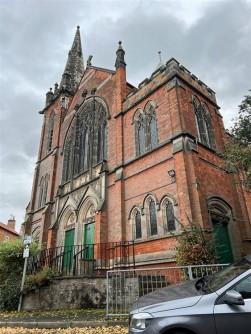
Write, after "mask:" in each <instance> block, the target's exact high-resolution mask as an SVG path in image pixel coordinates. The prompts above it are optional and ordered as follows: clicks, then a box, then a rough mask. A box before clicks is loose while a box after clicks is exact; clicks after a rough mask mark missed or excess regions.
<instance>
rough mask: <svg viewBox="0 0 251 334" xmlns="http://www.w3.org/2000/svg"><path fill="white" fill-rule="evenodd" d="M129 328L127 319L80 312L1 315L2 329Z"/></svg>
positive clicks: (0, 323) (0, 325)
mask: <svg viewBox="0 0 251 334" xmlns="http://www.w3.org/2000/svg"><path fill="white" fill-rule="evenodd" d="M115 325H117V326H127V325H128V319H127V317H119V318H106V317H105V315H104V314H102V313H95V312H88V311H87V312H84V311H83V312H80V313H74V312H73V313H72V314H68V313H67V311H66V313H62V312H59V313H57V312H53V313H51V314H50V312H45V313H41V314H39V313H35V312H34V313H28V312H25V313H20V314H18V313H17V312H16V313H0V327H23V328H39V329H42V328H43V329H54V328H74V327H102V326H106V327H107V326H115Z"/></svg>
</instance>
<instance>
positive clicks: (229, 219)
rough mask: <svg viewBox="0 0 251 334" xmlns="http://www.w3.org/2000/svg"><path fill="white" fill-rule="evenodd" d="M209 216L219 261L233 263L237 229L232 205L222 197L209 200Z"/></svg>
mask: <svg viewBox="0 0 251 334" xmlns="http://www.w3.org/2000/svg"><path fill="white" fill-rule="evenodd" d="M207 203H208V211H209V218H210V222H211V225H212V232H213V234H214V238H215V243H216V246H215V247H216V252H217V255H218V263H231V262H233V260H234V255H236V254H234V251H236V247H235V244H236V231H235V227H234V222H233V215H232V208H231V206H230V205H229V204H228V203H227V202H226V201H225V200H224V199H222V198H220V197H211V198H209V199H208V201H207Z"/></svg>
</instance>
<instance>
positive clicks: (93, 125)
mask: <svg viewBox="0 0 251 334" xmlns="http://www.w3.org/2000/svg"><path fill="white" fill-rule="evenodd" d="M107 119H108V113H107V108H106V106H105V104H104V102H103V101H102V100H101V99H100V98H97V97H92V98H90V99H87V100H86V102H85V103H84V105H83V106H82V107H81V109H79V110H78V111H77V114H76V117H75V119H74V120H73V122H72V124H71V127H70V129H69V131H68V134H67V137H66V140H65V146H64V163H63V176H62V182H67V181H69V180H70V179H72V178H73V177H75V176H78V175H79V174H81V173H84V172H85V171H87V170H89V169H90V168H91V167H92V166H94V165H95V164H97V163H100V162H102V161H103V160H104V159H106V155H107V152H106V151H107Z"/></svg>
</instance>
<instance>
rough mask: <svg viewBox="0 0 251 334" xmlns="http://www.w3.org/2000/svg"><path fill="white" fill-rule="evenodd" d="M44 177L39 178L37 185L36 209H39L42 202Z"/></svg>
mask: <svg viewBox="0 0 251 334" xmlns="http://www.w3.org/2000/svg"><path fill="white" fill-rule="evenodd" d="M44 181H45V179H44V177H42V178H41V180H40V183H39V197H38V208H41V206H42V201H43V193H44Z"/></svg>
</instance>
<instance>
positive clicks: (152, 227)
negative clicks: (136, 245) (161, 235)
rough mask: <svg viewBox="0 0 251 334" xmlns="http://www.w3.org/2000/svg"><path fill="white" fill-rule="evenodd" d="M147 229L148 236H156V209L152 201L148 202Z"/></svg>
mask: <svg viewBox="0 0 251 334" xmlns="http://www.w3.org/2000/svg"><path fill="white" fill-rule="evenodd" d="M149 225H150V226H149V228H150V236H152V235H157V234H158V227H157V216H156V207H155V202H154V200H153V199H151V200H150V202H149Z"/></svg>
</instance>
